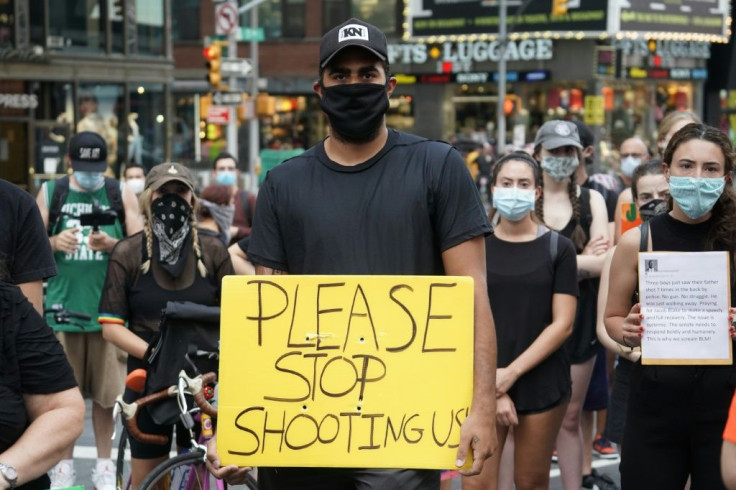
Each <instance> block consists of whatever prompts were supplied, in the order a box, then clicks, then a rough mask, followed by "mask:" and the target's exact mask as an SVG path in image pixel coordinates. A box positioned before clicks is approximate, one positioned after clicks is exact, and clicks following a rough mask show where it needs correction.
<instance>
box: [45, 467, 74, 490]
mask: <svg viewBox="0 0 736 490" xmlns="http://www.w3.org/2000/svg"><path fill="white" fill-rule="evenodd" d="M76 477H77V472H76V471H74V465H73V464H69V463H67V462H66V461H60V462H58V463H57V464H56V466H54V467H53V468H51V470H49V478H51V487H50V488H69V487H73V486H74V480H75V479H76Z"/></svg>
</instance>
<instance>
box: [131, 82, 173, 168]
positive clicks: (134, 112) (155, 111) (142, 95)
mask: <svg viewBox="0 0 736 490" xmlns="http://www.w3.org/2000/svg"><path fill="white" fill-rule="evenodd" d="M165 95H166V94H165V92H164V85H163V84H161V83H148V84H140V85H137V86H136V85H131V87H130V113H129V114H128V118H127V121H126V123H127V124H126V126H127V128H128V131H127V138H126V145H127V152H126V154H127V162H128V163H137V164H139V165H143V166H144V167H146V168H149V169H150V168H151V167H153V166H154V165H157V164H159V163H161V162H163V161H164V148H165V146H166V145H165V136H166V131H165V129H166V117H165V115H166V97H165Z"/></svg>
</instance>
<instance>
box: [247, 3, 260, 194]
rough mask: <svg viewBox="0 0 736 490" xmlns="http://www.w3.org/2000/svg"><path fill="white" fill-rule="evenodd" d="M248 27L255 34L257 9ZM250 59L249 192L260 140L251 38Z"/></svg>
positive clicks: (254, 41) (255, 58)
mask: <svg viewBox="0 0 736 490" xmlns="http://www.w3.org/2000/svg"><path fill="white" fill-rule="evenodd" d="M250 26H251V27H252V28H253V32H254V33H255V32H256V31H257V30H258V9H257V8H254V9H253V10H251V13H250ZM250 58H251V64H252V65H253V71H252V72H251V74H250V76H251V79H250V80H251V91H250V96H251V100H252V102H253V114H251V119H250V125H249V128H248V129H249V135H250V145H249V150H250V151H249V158H248V174H249V175H250V190H252V191H256V190H257V189H258V176H257V175H256V162H258V155H259V154H260V151H261V148H260V146H261V138H260V127H259V121H258V114H257V111H256V99H257V98H258V72H259V70H258V39H257V38H256V37H255V36H253V38H252V39H251V41H250Z"/></svg>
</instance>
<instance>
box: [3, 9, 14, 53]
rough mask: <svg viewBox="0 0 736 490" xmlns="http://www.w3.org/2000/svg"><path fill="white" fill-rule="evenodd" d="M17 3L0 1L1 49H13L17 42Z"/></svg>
mask: <svg viewBox="0 0 736 490" xmlns="http://www.w3.org/2000/svg"><path fill="white" fill-rule="evenodd" d="M14 35H15V2H14V1H13V0H0V47H3V48H9V47H12V46H13V45H14V44H15V42H14V40H13V36H14Z"/></svg>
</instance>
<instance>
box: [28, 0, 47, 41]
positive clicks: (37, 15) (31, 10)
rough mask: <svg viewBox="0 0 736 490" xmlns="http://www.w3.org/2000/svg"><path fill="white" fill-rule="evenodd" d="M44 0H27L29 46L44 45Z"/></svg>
mask: <svg viewBox="0 0 736 490" xmlns="http://www.w3.org/2000/svg"><path fill="white" fill-rule="evenodd" d="M44 4H45V2H44V0H28V24H29V27H30V40H31V46H46V32H45V29H46V27H45V24H46V12H45V10H44V9H45V7H44Z"/></svg>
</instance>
